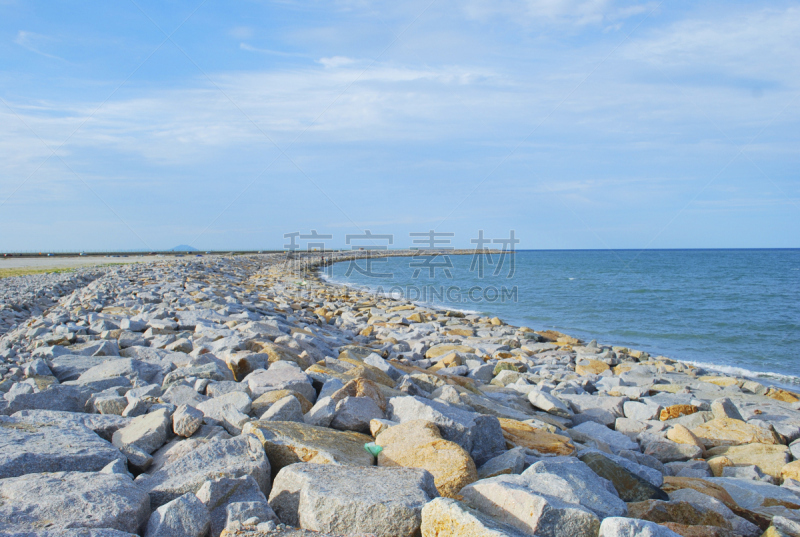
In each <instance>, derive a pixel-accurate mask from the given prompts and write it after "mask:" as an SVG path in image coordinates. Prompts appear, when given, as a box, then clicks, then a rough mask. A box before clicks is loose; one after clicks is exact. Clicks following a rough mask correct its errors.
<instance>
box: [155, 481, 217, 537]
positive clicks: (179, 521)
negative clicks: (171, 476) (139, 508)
mask: <svg viewBox="0 0 800 537" xmlns="http://www.w3.org/2000/svg"><path fill="white" fill-rule="evenodd" d="M210 527H211V517H210V516H209V514H208V511H207V510H206V506H205V505H203V502H201V501H200V500H198V499H197V496H195V495H194V494H192V493H191V492H187V493H186V494H184V495H183V496H180V497H178V498H175V499H174V500H172V501H171V502H169V503H166V504H164V505H162V506H161V507H159V508H158V509H156V510H155V511H153V514H152V515H150V520H149V521H148V522H147V530H146V531H145V532H144V535H145V537H205V535H206V534H208V530H209V528H210Z"/></svg>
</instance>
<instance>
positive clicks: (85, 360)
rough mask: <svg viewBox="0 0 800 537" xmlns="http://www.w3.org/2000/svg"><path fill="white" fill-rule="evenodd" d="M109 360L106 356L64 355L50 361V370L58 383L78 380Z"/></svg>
mask: <svg viewBox="0 0 800 537" xmlns="http://www.w3.org/2000/svg"><path fill="white" fill-rule="evenodd" d="M108 359H109V358H108V357H106V356H80V355H76V354H65V355H62V356H57V357H55V358H52V359H51V360H50V370H51V371H52V372H53V375H55V377H56V378H57V379H58V381H59V382H66V381H68V380H78V377H80V376H81V375H82V374H83V373H85V372H86V371H88V370H90V369H91V368H93V367H95V366H97V365H100V364H102V363H103V362H105V361H107V360H108Z"/></svg>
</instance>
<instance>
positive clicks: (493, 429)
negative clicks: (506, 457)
mask: <svg viewBox="0 0 800 537" xmlns="http://www.w3.org/2000/svg"><path fill="white" fill-rule="evenodd" d="M386 413H387V418H388V419H390V420H392V421H397V422H400V423H403V422H406V421H411V420H417V419H424V420H428V421H431V422H433V423H435V424H436V425H437V427H439V431H440V432H441V433H442V437H443V438H444V439H445V440H450V441H451V442H455V443H456V444H458V445H460V446H461V447H463V448H464V449H465V450H467V452H469V454H470V455H471V456H472V458H473V460H474V461H475V464H476V465H478V466H480V465H482V464H483V463H485V462H486V461H488V460H489V459H491V458H494V457H496V456H497V455H500V454H502V453H504V452H505V451H506V446H505V439H504V438H503V431H502V429H501V428H500V422H499V421H498V419H497V418H495V417H494V416H485V415H481V414H477V413H474V412H468V411H465V410H461V409H458V408H453V407H451V406H448V405H446V404H443V403H438V402H435V401H430V400H428V399H425V398H422V397H419V396H405V397H392V398H391V399H389V403H388V405H387V408H386Z"/></svg>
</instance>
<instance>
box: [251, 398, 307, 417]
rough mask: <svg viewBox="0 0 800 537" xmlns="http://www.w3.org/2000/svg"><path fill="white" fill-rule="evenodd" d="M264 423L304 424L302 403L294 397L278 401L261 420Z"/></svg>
mask: <svg viewBox="0 0 800 537" xmlns="http://www.w3.org/2000/svg"><path fill="white" fill-rule="evenodd" d="M260 419H261V420H262V421H296V422H298V423H304V420H303V409H302V407H301V406H300V401H298V400H297V398H296V397H294V396H292V395H287V396H286V397H284V398H283V399H281V400H279V401H276V402H275V403H274V404H273V405H271V406H270V407H269V409H268V410H267V411H266V412H264V414H263V415H262V416H261V418H260Z"/></svg>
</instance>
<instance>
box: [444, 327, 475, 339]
mask: <svg viewBox="0 0 800 537" xmlns="http://www.w3.org/2000/svg"><path fill="white" fill-rule="evenodd" d="M446 333H447V335H448V336H461V337H472V336H474V335H475V331H474V330H473V329H471V328H452V329H450V330H448V331H447V332H446Z"/></svg>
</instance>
